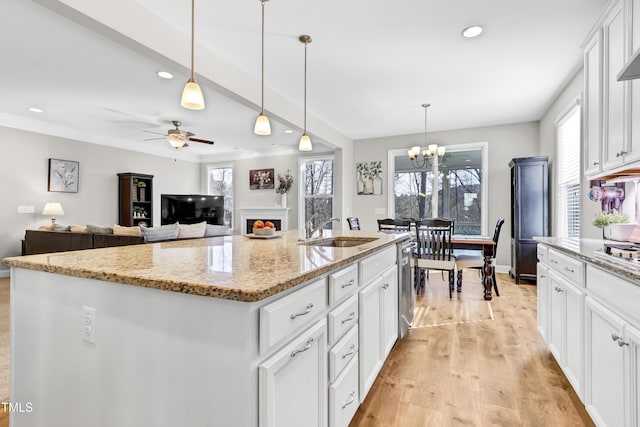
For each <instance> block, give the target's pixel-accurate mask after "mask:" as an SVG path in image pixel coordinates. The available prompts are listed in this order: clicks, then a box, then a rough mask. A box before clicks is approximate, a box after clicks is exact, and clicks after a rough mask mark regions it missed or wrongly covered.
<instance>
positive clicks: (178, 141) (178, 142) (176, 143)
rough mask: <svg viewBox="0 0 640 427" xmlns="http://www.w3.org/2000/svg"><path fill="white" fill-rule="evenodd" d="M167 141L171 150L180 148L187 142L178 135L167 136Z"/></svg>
mask: <svg viewBox="0 0 640 427" xmlns="http://www.w3.org/2000/svg"><path fill="white" fill-rule="evenodd" d="M167 141H169V144H171V146H172V147H173V148H182V147H183V146H184V144H185V143H186V142H187V140H186V138H185V137H184V136H182V135H181V134H179V133H174V134H169V135H168V136H167Z"/></svg>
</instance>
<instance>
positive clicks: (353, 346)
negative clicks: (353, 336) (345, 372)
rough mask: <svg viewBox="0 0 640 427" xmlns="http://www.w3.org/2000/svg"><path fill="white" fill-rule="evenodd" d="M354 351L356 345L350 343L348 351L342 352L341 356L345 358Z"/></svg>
mask: <svg viewBox="0 0 640 427" xmlns="http://www.w3.org/2000/svg"><path fill="white" fill-rule="evenodd" d="M355 352H356V345H355V344H351V347H349V351H347V352H346V353H345V354H343V355H342V358H343V359H346V358H347V357H349V356H351V355H352V354H353V353H355Z"/></svg>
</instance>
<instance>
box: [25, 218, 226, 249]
mask: <svg viewBox="0 0 640 427" xmlns="http://www.w3.org/2000/svg"><path fill="white" fill-rule="evenodd" d="M181 226H182V227H181V230H182V231H183V233H182V234H178V231H175V233H174V232H172V231H171V230H174V229H175V230H178V224H177V223H176V224H171V225H168V226H160V227H153V228H149V229H143V231H146V232H148V233H147V234H145V233H141V234H140V235H121V234H112V233H109V232H98V233H96V232H75V231H51V230H27V231H26V233H25V237H24V241H23V244H22V255H37V254H45V253H52V252H67V251H77V250H82V249H97V248H109V247H114V246H126V245H138V244H142V243H147V242H149V243H152V242H159V241H171V240H177V239H184V238H201V237H215V236H225V235H229V234H231V230H229V229H227V228H225V227H221V226H211V225H207V226H206V227H200V228H203V229H204V230H205V231H203V233H202V234H200V235H196V234H194V233H193V230H194V228H195V224H193V225H192V224H185V225H182V224H181ZM106 230H108V228H107V227H104V228H103V231H106ZM152 230H153V232H154V234H155V236H154V237H155V239H151V238H150V235H151V231H152ZM163 231H164V232H163ZM167 231H168V232H169V234H167Z"/></svg>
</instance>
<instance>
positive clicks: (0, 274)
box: [0, 268, 11, 277]
mask: <svg viewBox="0 0 640 427" xmlns="http://www.w3.org/2000/svg"><path fill="white" fill-rule="evenodd" d="M10 275H11V270H9V269H8V268H3V269H0V277H9V276H10Z"/></svg>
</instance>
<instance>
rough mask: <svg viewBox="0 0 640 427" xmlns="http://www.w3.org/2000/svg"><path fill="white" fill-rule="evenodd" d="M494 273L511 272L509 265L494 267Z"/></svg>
mask: <svg viewBox="0 0 640 427" xmlns="http://www.w3.org/2000/svg"><path fill="white" fill-rule="evenodd" d="M495 269H496V273H508V272H509V270H511V266H509V265H496V266H495Z"/></svg>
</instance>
